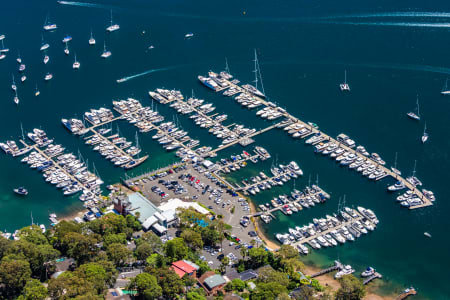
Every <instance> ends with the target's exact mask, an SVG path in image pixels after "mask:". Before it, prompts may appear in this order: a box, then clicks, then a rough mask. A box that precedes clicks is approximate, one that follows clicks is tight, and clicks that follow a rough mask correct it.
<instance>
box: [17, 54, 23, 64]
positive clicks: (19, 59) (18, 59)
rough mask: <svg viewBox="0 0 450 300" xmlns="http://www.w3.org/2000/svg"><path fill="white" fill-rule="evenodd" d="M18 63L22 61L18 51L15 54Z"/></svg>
mask: <svg viewBox="0 0 450 300" xmlns="http://www.w3.org/2000/svg"><path fill="white" fill-rule="evenodd" d="M16 61H17V63H18V64H21V63H22V58H21V57H20V52H19V53H18V54H17V59H16Z"/></svg>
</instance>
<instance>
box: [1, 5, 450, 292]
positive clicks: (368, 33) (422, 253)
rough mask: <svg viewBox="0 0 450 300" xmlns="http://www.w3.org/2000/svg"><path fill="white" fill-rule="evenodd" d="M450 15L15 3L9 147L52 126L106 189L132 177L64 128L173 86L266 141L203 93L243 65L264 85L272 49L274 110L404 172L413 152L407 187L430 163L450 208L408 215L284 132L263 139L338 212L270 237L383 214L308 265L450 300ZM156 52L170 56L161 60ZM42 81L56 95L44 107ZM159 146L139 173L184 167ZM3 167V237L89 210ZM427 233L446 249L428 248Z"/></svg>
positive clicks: (144, 137)
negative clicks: (353, 271) (417, 114)
mask: <svg viewBox="0 0 450 300" xmlns="http://www.w3.org/2000/svg"><path fill="white" fill-rule="evenodd" d="M109 9H113V13H114V19H115V20H116V21H117V22H118V23H119V24H120V25H121V29H120V30H119V31H117V32H114V33H112V34H106V33H105V27H106V25H107V24H108V22H109ZM399 12H401V13H399ZM414 12H422V13H421V14H417V13H416V14H415V15H414V14H413V13H414ZM423 12H428V14H423ZM429 12H431V13H432V14H431V15H430V14H429ZM436 12H438V13H441V14H436ZM445 12H450V3H447V2H444V1H433V2H428V3H423V2H422V1H395V2H394V1H376V2H371V3H364V2H361V1H347V2H345V3H342V2H339V3H336V2H335V1H283V2H281V3H279V2H275V1H265V0H263V1H248V2H242V1H240V2H238V1H227V2H223V3H222V2H206V1H195V2H194V1H164V2H157V3H155V2H148V1H143V0H133V1H98V2H95V3H92V2H91V3H90V4H89V3H80V2H70V5H60V4H57V3H56V1H25V0H18V1H11V2H8V3H4V4H3V6H2V13H1V16H2V17H1V18H0V34H5V35H6V36H7V37H6V39H5V46H6V47H8V48H10V49H11V50H10V52H9V53H8V56H7V58H6V59H4V60H2V61H0V82H1V85H0V97H1V99H2V109H1V110H0V139H2V140H6V139H9V138H14V139H16V140H17V139H18V138H19V136H20V133H21V131H20V124H21V123H22V124H23V127H24V129H25V131H27V130H31V129H32V128H34V127H41V128H42V129H44V130H46V131H47V132H48V134H49V135H50V136H52V137H54V138H55V139H56V141H57V142H58V143H62V144H64V145H65V146H66V147H67V148H68V150H70V151H73V152H74V153H77V152H78V151H80V153H81V154H82V155H83V157H84V158H85V159H88V160H89V164H90V166H91V168H92V163H95V166H96V168H97V169H98V171H99V173H100V175H101V177H102V179H103V180H104V181H105V182H106V184H110V183H114V182H117V181H118V180H119V179H120V178H121V177H123V176H124V174H125V173H124V171H123V170H121V169H118V168H114V167H113V166H112V165H111V164H110V163H109V162H107V161H106V160H104V159H102V158H101V157H100V155H98V153H94V151H92V150H91V149H90V148H89V147H87V146H86V145H84V143H83V142H82V141H81V140H79V139H78V138H76V137H74V136H71V135H70V134H69V133H68V132H67V131H66V130H65V129H64V128H63V127H62V126H61V124H60V119H61V118H63V117H66V118H67V117H74V116H78V117H81V115H82V113H83V112H85V111H86V110H88V109H90V108H98V107H101V106H106V107H110V106H111V101H112V100H113V99H124V98H126V97H134V98H137V99H140V100H141V101H142V103H144V104H146V105H152V103H151V101H150V100H149V98H148V91H149V90H152V89H155V88H157V87H166V88H177V89H179V90H181V91H182V92H183V93H184V94H186V95H189V94H191V90H192V89H193V90H194V92H195V94H196V95H197V96H198V97H202V98H205V99H207V100H210V101H212V102H214V103H215V105H216V106H217V110H218V111H219V112H225V113H227V114H228V115H229V116H230V121H228V122H230V123H231V122H239V123H243V124H245V125H247V126H253V127H255V128H263V127H265V126H268V125H269V124H270V123H268V122H265V121H263V120H261V119H258V118H257V117H256V116H255V115H254V112H249V111H247V110H246V109H242V108H241V107H240V106H239V105H238V104H237V103H235V102H234V101H233V100H232V99H229V98H225V97H222V96H220V95H216V94H214V93H212V92H210V91H208V90H206V89H205V88H204V87H202V86H201V85H200V84H199V83H198V81H197V80H196V76H197V75H199V74H205V73H206V72H207V71H208V70H210V69H213V70H217V71H218V70H220V69H222V68H223V67H224V61H225V57H227V58H228V62H229V66H230V69H231V72H232V73H233V74H234V75H235V76H236V77H238V78H239V79H240V80H241V81H243V82H248V81H251V80H252V79H253V73H252V72H251V70H252V69H253V66H252V61H251V60H252V58H253V57H252V55H253V49H254V48H256V49H257V52H258V54H259V58H260V63H261V66H262V73H263V77H264V83H265V89H266V93H267V94H268V95H269V97H270V99H271V100H272V101H276V102H277V103H279V104H280V105H281V106H283V107H286V108H287V109H288V111H289V112H291V114H293V115H295V116H298V117H300V118H301V119H302V120H305V121H313V122H315V123H318V124H319V125H320V128H321V129H322V130H324V131H325V132H327V133H328V134H330V135H337V134H339V133H341V132H345V133H346V134H348V135H350V136H351V137H352V138H353V139H355V140H356V141H357V142H358V143H361V144H363V145H365V146H366V148H367V149H368V150H369V151H372V152H377V153H379V154H380V155H382V157H383V158H384V159H385V160H386V161H387V162H388V163H389V164H392V163H393V161H394V157H395V152H398V155H399V159H398V166H399V169H401V170H402V171H403V172H404V173H406V174H408V173H410V172H411V171H412V168H413V165H414V160H417V162H418V164H417V174H418V177H419V178H421V180H422V181H423V182H424V185H425V188H428V189H431V190H433V191H434V192H435V194H436V197H437V201H436V203H435V205H434V206H433V207H429V208H425V209H421V210H415V211H407V210H404V209H401V208H400V207H399V205H398V204H397V203H395V201H394V197H395V196H394V195H390V194H388V193H387V192H386V186H387V185H388V184H389V183H391V181H389V180H387V179H385V180H382V181H380V182H377V183H374V182H369V181H368V180H366V179H364V178H362V177H361V176H360V175H358V174H356V173H355V172H352V171H349V170H348V169H346V168H341V167H339V166H337V165H336V163H335V162H333V161H331V160H330V159H328V158H326V157H322V156H317V155H315V154H314V153H313V151H312V149H311V148H310V147H308V146H305V145H304V144H303V142H301V141H294V140H292V139H291V138H290V137H289V136H287V135H286V134H285V133H284V132H283V131H277V130H273V131H270V132H268V133H265V134H263V135H261V136H258V137H257V138H256V142H257V144H259V145H262V146H264V147H266V148H267V149H268V150H269V151H270V152H271V153H272V156H273V157H274V159H275V158H276V157H278V161H279V162H280V163H282V162H289V161H290V160H296V161H297V162H298V163H299V164H300V166H301V168H302V169H303V170H304V172H305V176H304V178H301V179H298V180H296V182H295V186H296V187H297V188H301V187H303V186H305V185H306V184H307V183H308V177H309V176H310V175H311V177H312V179H313V180H315V178H316V175H318V176H319V183H320V185H321V186H322V187H323V188H325V189H326V190H327V191H328V192H329V193H330V194H331V195H332V198H331V200H329V202H328V203H326V204H325V205H321V206H319V207H315V208H312V209H310V210H303V211H302V212H300V213H298V214H297V215H295V216H292V217H285V216H284V215H279V216H278V218H277V220H276V221H274V222H272V223H271V224H270V226H268V227H266V228H265V230H266V231H267V234H268V235H269V236H271V237H272V236H273V234H274V233H277V232H280V231H284V230H285V228H287V226H293V225H301V224H305V223H309V222H310V221H311V220H312V218H314V217H321V216H324V215H326V214H329V213H332V212H333V211H335V210H336V209H337V203H338V199H339V198H340V197H341V198H342V197H343V195H346V201H347V204H348V205H355V206H356V205H362V206H365V207H369V208H372V209H373V210H374V211H375V212H376V213H377V215H378V217H379V219H380V224H379V226H378V228H377V230H376V231H375V232H373V233H371V234H370V235H368V236H364V237H361V238H360V239H358V241H356V242H354V243H351V244H349V243H347V244H346V245H344V246H341V247H337V248H334V249H326V250H320V251H315V252H314V253H313V254H312V255H310V256H308V257H307V258H306V260H309V261H312V262H314V263H315V264H317V265H319V266H325V265H327V264H329V263H330V262H331V261H332V260H334V259H337V258H339V259H341V260H342V261H344V262H345V263H350V264H352V265H353V267H355V268H357V270H358V271H360V270H362V269H363V268H365V267H366V266H368V265H372V266H374V267H376V268H377V270H378V271H379V272H380V273H382V274H383V275H384V279H383V281H382V283H377V285H380V290H381V291H382V292H383V293H393V292H394V293H395V292H399V291H400V290H401V289H403V288H404V287H407V286H409V285H413V286H415V287H416V288H417V289H418V291H419V296H418V297H417V298H418V299H447V298H448V297H447V295H449V294H450V288H449V287H448V286H447V285H446V283H447V279H448V278H449V276H448V275H447V274H446V272H445V270H447V269H449V268H450V263H449V261H448V259H447V257H448V255H447V253H448V252H449V250H450V249H449V248H450V242H449V239H448V234H447V232H446V229H447V228H448V227H449V225H450V224H449V221H448V218H447V217H446V211H448V209H449V208H450V207H449V204H448V202H447V197H446V196H447V188H446V184H447V181H448V180H447V173H448V170H449V169H450V160H449V157H448V153H449V152H450V139H449V137H450V135H449V133H448V132H449V130H450V126H449V122H448V115H449V112H450V98H445V97H442V96H441V95H440V94H439V92H440V90H441V88H442V85H443V83H444V82H445V79H446V77H447V76H448V74H450V63H449V55H448V49H447V48H448V47H447V44H448V43H446V41H447V40H449V38H450V32H449V30H448V25H447V23H448V22H449V21H450V17H449V16H448V15H445V14H442V13H445ZM46 16H49V17H50V20H51V21H54V22H56V23H57V24H58V26H59V29H58V30H56V31H55V32H51V33H44V34H43V32H42V25H43V23H44V21H45V18H46ZM91 29H92V30H93V33H94V37H95V38H96V40H97V45H95V46H89V45H88V39H89V35H90V31H91ZM144 31H145V33H143V32H144ZM187 32H193V33H195V37H194V38H193V39H190V40H185V39H184V35H185V34H186V33H187ZM66 34H70V35H71V36H73V41H72V42H70V50H71V54H70V56H69V57H67V56H66V55H65V54H64V53H63V49H64V48H63V44H62V43H61V39H62V38H63V37H64V36H65V35H66ZM42 35H43V37H44V40H45V41H46V42H48V43H50V45H51V47H50V49H49V51H48V53H49V55H50V62H49V64H48V65H44V64H43V62H42V59H43V54H42V53H41V52H40V51H39V47H40V45H41V39H42ZM103 41H106V44H107V47H108V49H110V50H111V51H112V53H113V54H112V57H111V58H109V59H107V60H102V59H101V58H100V54H101V52H102V48H103ZM150 45H154V46H155V49H153V50H147V48H148V46H150ZM18 51H20V55H21V57H22V59H23V61H24V63H25V64H26V65H27V70H26V72H25V74H26V75H27V77H28V79H27V81H26V82H25V83H24V84H22V83H19V82H18V81H19V78H20V76H19V74H18V72H17V68H18V65H17V63H16V61H15V59H16V57H17V54H18ZM74 52H76V53H77V57H78V60H79V61H80V62H81V69H80V70H78V71H75V70H73V69H72V63H73V53H74ZM160 69H166V70H160ZM344 69H347V74H348V81H349V83H350V85H351V88H352V91H351V93H348V94H342V93H340V91H339V89H338V83H339V82H341V81H342V80H343V73H344ZM148 70H156V71H155V72H153V73H149V74H147V75H145V76H141V77H137V78H134V79H132V80H129V81H127V82H125V83H122V84H117V83H116V82H115V80H116V79H118V78H122V77H125V76H131V75H134V74H139V73H141V72H145V71H148ZM46 72H52V73H53V75H54V79H53V80H52V81H51V82H48V83H45V82H44V81H43V76H44V75H45V73H46ZM11 74H15V75H16V82H17V85H18V87H19V98H20V100H21V102H20V105H19V106H18V107H16V106H15V105H14V104H13V94H12V93H11V90H10V84H11ZM36 84H38V86H39V89H40V91H41V95H40V96H39V97H37V98H36V97H34V89H35V85H36ZM417 94H418V95H419V98H420V103H421V114H422V117H423V120H424V121H426V122H427V127H428V131H429V133H430V139H429V142H428V143H427V144H425V145H421V143H420V136H421V134H422V131H423V125H424V122H423V121H422V122H420V123H417V122H413V121H411V120H408V119H407V118H406V116H405V113H406V112H408V111H410V110H412V109H413V108H414V106H415V98H416V95H417ZM158 110H159V111H160V112H161V113H162V114H163V115H164V116H165V117H166V118H167V119H168V120H172V119H173V118H174V111H173V110H171V109H170V108H169V107H163V106H160V105H159V106H158ZM178 121H179V122H180V124H181V125H182V126H183V127H184V128H185V129H186V130H188V131H189V132H190V135H191V136H192V137H197V138H199V139H200V140H201V143H202V145H211V146H215V145H217V144H218V140H217V139H215V138H214V137H212V136H210V135H208V134H207V132H206V131H205V130H200V129H198V128H196V127H195V126H194V125H193V123H192V122H191V120H189V119H188V118H186V117H181V116H180V117H178ZM118 124H119V126H120V131H121V132H122V133H123V135H125V136H126V137H127V138H129V139H130V140H132V139H133V138H134V135H135V128H134V127H132V126H130V125H128V124H125V123H120V122H119V123H118ZM150 136H151V134H140V144H141V146H142V148H143V149H144V151H145V152H146V153H148V154H149V155H150V159H149V160H148V161H147V162H146V163H145V164H143V165H141V166H139V167H138V168H136V169H135V170H132V171H131V172H129V175H133V174H134V175H136V174H139V173H142V172H145V171H146V170H150V169H154V168H157V167H161V166H164V165H166V164H168V163H170V162H173V161H175V160H176V158H175V156H174V155H173V154H168V153H166V152H165V151H164V150H163V149H162V148H161V147H160V146H159V145H158V144H157V143H156V142H155V141H153V140H152V139H151V138H150ZM250 149H251V147H248V148H247V150H250ZM240 151H242V148H240V146H235V147H232V148H231V149H228V150H226V151H224V153H223V155H230V154H233V153H238V152H240ZM0 161H1V166H2V168H1V171H0V180H1V184H0V195H1V196H0V220H1V221H0V228H1V229H6V230H9V231H11V230H14V229H16V228H18V227H21V226H25V225H27V224H29V223H30V221H31V220H30V214H31V212H32V213H33V217H34V220H35V221H36V222H40V223H47V216H48V213H49V212H56V213H57V214H59V215H63V214H68V213H70V212H73V211H75V210H77V209H79V208H80V207H81V203H80V202H79V201H78V200H77V199H76V197H73V198H71V197H63V196H62V195H61V193H60V192H59V191H58V190H56V189H55V188H54V187H53V186H50V185H48V184H46V183H45V182H44V180H43V179H42V177H41V175H40V174H38V173H37V172H35V171H33V170H31V169H29V168H28V166H26V165H24V164H21V163H20V161H19V160H18V159H13V158H11V157H8V156H5V155H2V156H1V157H0ZM271 164H272V161H267V162H265V163H262V164H257V165H252V164H251V165H250V166H249V167H248V168H246V169H245V170H242V171H240V172H238V173H237V174H236V175H233V178H234V180H238V181H240V180H241V179H242V178H246V177H249V176H251V175H253V174H256V173H257V172H259V171H261V170H263V171H268V169H269V167H270V165H271ZM293 184H294V183H293V182H291V183H290V184H289V185H288V186H284V187H282V188H277V189H272V190H271V191H270V192H264V193H261V194H260V195H258V196H256V197H254V200H255V201H256V202H257V203H264V202H267V201H269V200H270V199H271V197H273V196H275V195H278V194H280V193H283V192H288V191H289V190H290V188H292V185H293ZM18 185H25V186H26V187H27V188H28V189H29V191H30V194H29V196H28V197H25V198H22V197H18V196H16V195H14V194H13V193H12V189H13V188H15V187H17V186H18ZM424 231H427V232H430V233H431V234H432V235H433V238H431V239H429V238H426V237H424V236H423V232H424Z"/></svg>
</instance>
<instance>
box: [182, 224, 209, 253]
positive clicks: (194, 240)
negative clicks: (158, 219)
mask: <svg viewBox="0 0 450 300" xmlns="http://www.w3.org/2000/svg"><path fill="white" fill-rule="evenodd" d="M180 237H181V238H182V239H183V240H184V241H185V242H186V244H187V245H188V246H189V247H190V248H191V249H193V250H198V249H202V248H203V240H202V235H201V234H200V233H198V232H196V231H194V230H192V229H185V230H184V231H183V232H182V233H181V235H180Z"/></svg>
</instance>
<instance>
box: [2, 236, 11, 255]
mask: <svg viewBox="0 0 450 300" xmlns="http://www.w3.org/2000/svg"><path fill="white" fill-rule="evenodd" d="M12 243H13V241H11V240H7V239H5V238H4V237H2V236H0V259H2V257H3V256H4V255H5V254H6V252H7V251H8V249H9V247H11V244H12Z"/></svg>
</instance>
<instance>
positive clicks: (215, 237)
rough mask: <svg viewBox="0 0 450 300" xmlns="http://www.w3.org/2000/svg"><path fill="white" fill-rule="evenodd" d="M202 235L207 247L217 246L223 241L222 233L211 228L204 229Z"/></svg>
mask: <svg viewBox="0 0 450 300" xmlns="http://www.w3.org/2000/svg"><path fill="white" fill-rule="evenodd" d="M200 233H201V235H202V240H203V243H204V244H205V245H208V246H216V244H217V243H218V242H219V241H221V236H220V233H219V232H218V231H217V230H215V229H214V228H213V227H211V226H207V227H204V228H202V229H201V231H200Z"/></svg>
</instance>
